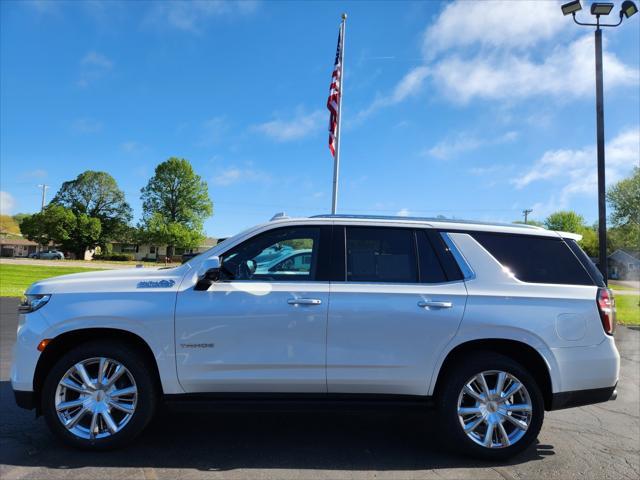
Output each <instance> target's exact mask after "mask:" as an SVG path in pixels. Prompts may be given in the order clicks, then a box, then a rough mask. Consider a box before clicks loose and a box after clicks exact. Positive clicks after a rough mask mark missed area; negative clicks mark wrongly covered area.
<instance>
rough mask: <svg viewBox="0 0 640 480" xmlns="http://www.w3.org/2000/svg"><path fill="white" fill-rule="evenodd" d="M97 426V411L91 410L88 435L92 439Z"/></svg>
mask: <svg viewBox="0 0 640 480" xmlns="http://www.w3.org/2000/svg"><path fill="white" fill-rule="evenodd" d="M97 428H98V412H93V414H92V415H91V427H89V435H90V436H91V438H92V439H94V438H95V437H96V429H97ZM98 433H100V432H98Z"/></svg>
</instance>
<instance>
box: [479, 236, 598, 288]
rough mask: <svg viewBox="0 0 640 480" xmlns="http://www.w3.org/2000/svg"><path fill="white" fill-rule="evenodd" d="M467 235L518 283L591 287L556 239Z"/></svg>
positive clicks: (579, 268)
mask: <svg viewBox="0 0 640 480" xmlns="http://www.w3.org/2000/svg"><path fill="white" fill-rule="evenodd" d="M471 235H472V236H473V237H474V238H475V239H476V240H477V241H478V242H480V244H481V245H482V246H483V247H484V248H486V249H487V250H488V251H489V253H491V255H493V257H494V258H495V259H496V260H498V261H499V262H500V263H501V264H502V266H504V267H506V268H508V269H509V270H510V271H511V273H513V274H514V275H515V277H516V278H517V279H518V280H521V281H523V282H531V283H561V284H569V285H593V281H592V280H591V277H590V276H589V274H588V273H587V271H586V270H585V269H584V267H583V266H582V264H581V263H580V262H579V261H578V259H577V258H576V256H575V255H574V254H573V252H572V251H571V249H570V248H569V247H568V246H567V244H566V243H564V241H562V239H560V238H557V239H555V238H549V237H534V236H529V235H503V234H494V233H472V234H471Z"/></svg>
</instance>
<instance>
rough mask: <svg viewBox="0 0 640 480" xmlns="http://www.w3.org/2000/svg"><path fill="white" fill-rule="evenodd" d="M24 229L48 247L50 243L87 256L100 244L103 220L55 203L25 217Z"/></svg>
mask: <svg viewBox="0 0 640 480" xmlns="http://www.w3.org/2000/svg"><path fill="white" fill-rule="evenodd" d="M20 231H21V232H22V234H23V235H24V236H25V237H27V238H28V239H29V240H32V241H34V242H37V243H38V244H40V245H42V246H45V245H48V244H49V243H50V242H53V243H54V244H55V245H60V246H61V247H62V248H63V249H64V250H69V251H72V252H73V253H75V255H76V257H77V258H84V253H85V252H86V251H87V250H89V249H92V248H95V247H96V246H97V245H98V241H99V239H100V220H98V219H97V218H93V217H89V216H88V215H87V214H85V213H79V214H75V213H74V212H73V211H72V210H71V209H70V208H65V207H63V206H61V205H58V204H55V203H51V204H49V205H48V206H47V207H46V208H45V209H44V210H43V211H42V212H39V213H35V214H33V215H30V216H28V217H25V218H24V219H23V220H22V223H21V224H20Z"/></svg>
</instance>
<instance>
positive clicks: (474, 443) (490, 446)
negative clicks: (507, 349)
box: [439, 352, 544, 460]
mask: <svg viewBox="0 0 640 480" xmlns="http://www.w3.org/2000/svg"><path fill="white" fill-rule="evenodd" d="M446 374H447V378H446V379H445V381H444V386H443V389H442V391H441V392H440V394H439V408H440V414H441V419H442V422H443V424H444V425H443V427H444V431H445V432H447V435H448V443H449V444H450V446H451V447H452V448H453V449H455V450H458V451H462V452H463V453H465V454H468V455H473V456H475V457H479V458H483V459H488V460H500V459H506V458H509V457H511V456H513V455H515V454H517V453H519V452H521V451H522V450H524V449H526V448H527V447H528V446H529V445H531V443H532V442H533V441H534V440H535V439H536V438H537V436H538V433H539V432H540V428H541V427H542V421H543V418H544V402H543V398H542V394H541V393H540V389H539V387H538V385H537V383H536V381H535V380H534V378H533V377H532V376H531V375H530V374H529V372H528V371H527V370H526V369H525V368H524V367H523V366H521V365H520V364H519V363H517V362H515V361H514V360H512V359H511V358H509V357H506V356H503V355H499V354H496V353H493V352H477V353H474V354H472V355H471V356H467V357H465V358H464V361H463V362H459V363H457V364H456V365H454V366H453V368H452V369H450V370H448V372H447V373H446Z"/></svg>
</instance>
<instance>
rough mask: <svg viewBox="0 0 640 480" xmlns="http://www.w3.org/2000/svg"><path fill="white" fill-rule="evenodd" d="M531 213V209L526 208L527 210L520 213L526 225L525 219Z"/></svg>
mask: <svg viewBox="0 0 640 480" xmlns="http://www.w3.org/2000/svg"><path fill="white" fill-rule="evenodd" d="M531 212H533V209H531V208H527V209H525V210H523V211H522V214H523V215H524V223H527V218H528V217H529V214H530V213H531Z"/></svg>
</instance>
